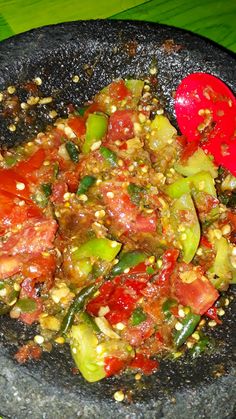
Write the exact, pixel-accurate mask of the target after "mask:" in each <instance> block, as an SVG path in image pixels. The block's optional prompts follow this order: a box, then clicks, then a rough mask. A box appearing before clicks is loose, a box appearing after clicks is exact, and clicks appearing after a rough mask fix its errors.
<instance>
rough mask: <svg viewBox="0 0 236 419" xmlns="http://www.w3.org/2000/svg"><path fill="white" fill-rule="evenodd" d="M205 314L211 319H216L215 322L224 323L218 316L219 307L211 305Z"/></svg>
mask: <svg viewBox="0 0 236 419" xmlns="http://www.w3.org/2000/svg"><path fill="white" fill-rule="evenodd" d="M205 315H206V316H207V317H209V318H210V319H212V320H215V322H216V323H217V324H221V323H222V321H221V320H220V319H219V317H218V314H217V308H216V307H214V306H213V307H211V308H209V309H208V310H207V311H206V313H205Z"/></svg>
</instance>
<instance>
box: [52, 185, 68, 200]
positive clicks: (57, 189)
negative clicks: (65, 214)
mask: <svg viewBox="0 0 236 419" xmlns="http://www.w3.org/2000/svg"><path fill="white" fill-rule="evenodd" d="M67 191H68V186H67V184H66V182H64V181H61V180H58V181H56V182H55V183H54V184H53V186H52V195H51V201H52V202H53V203H54V204H61V203H62V202H63V201H64V194H65V193H66V192H67Z"/></svg>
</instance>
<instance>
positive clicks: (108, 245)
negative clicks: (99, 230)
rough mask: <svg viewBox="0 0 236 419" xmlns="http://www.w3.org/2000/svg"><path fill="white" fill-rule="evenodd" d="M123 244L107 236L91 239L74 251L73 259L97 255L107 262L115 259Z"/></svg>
mask: <svg viewBox="0 0 236 419" xmlns="http://www.w3.org/2000/svg"><path fill="white" fill-rule="evenodd" d="M121 246H122V245H121V243H118V242H116V241H112V240H109V239H106V238H101V239H91V240H89V241H87V242H86V243H84V244H82V245H81V246H80V247H79V249H77V250H75V251H74V252H73V254H72V260H73V261H74V262H76V261H77V260H80V259H84V258H89V257H97V258H100V259H102V260H106V261H107V262H111V261H112V260H113V259H115V257H116V255H117V253H118V252H119V251H120V249H121Z"/></svg>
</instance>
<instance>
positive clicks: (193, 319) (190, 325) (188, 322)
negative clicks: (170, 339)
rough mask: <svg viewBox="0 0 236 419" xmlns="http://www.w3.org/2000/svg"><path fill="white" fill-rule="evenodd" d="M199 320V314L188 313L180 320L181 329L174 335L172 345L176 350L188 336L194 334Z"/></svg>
mask: <svg viewBox="0 0 236 419" xmlns="http://www.w3.org/2000/svg"><path fill="white" fill-rule="evenodd" d="M200 320H201V316H200V315H199V314H194V313H188V314H187V315H186V316H185V318H184V319H183V320H182V325H183V327H182V329H181V330H178V331H177V332H176V333H175V335H174V344H175V346H176V347H177V348H179V347H180V346H182V345H183V344H184V342H185V341H186V340H187V338H188V337H189V336H191V334H192V333H193V332H194V330H195V329H196V327H197V325H198V323H199V322H200Z"/></svg>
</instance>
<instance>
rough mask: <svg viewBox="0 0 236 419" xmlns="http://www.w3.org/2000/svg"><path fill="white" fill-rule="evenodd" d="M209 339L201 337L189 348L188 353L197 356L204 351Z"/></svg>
mask: <svg viewBox="0 0 236 419" xmlns="http://www.w3.org/2000/svg"><path fill="white" fill-rule="evenodd" d="M209 343H210V341H209V339H208V338H207V337H206V336H204V337H202V338H201V339H200V340H199V341H198V342H197V343H196V344H195V345H194V346H193V347H192V349H191V351H190V353H191V355H192V357H193V358H196V357H198V356H199V355H200V354H201V353H202V352H204V351H205V350H206V348H207V346H208V345H209Z"/></svg>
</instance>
